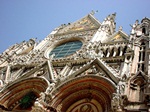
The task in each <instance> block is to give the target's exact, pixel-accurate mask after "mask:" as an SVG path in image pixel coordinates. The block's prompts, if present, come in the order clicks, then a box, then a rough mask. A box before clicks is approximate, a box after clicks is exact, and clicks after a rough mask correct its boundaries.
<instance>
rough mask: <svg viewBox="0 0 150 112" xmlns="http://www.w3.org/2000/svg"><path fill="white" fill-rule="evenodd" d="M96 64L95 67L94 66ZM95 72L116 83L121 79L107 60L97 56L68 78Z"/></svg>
mask: <svg viewBox="0 0 150 112" xmlns="http://www.w3.org/2000/svg"><path fill="white" fill-rule="evenodd" d="M94 66H95V69H93V67H94ZM93 72H94V74H95V75H98V76H102V77H106V78H108V79H110V80H111V81H113V82H114V83H115V84H117V83H118V81H119V77H118V76H119V74H118V73H117V72H116V71H115V70H114V69H113V68H111V67H110V66H108V65H107V64H106V63H105V62H103V61H102V60H101V59H99V58H97V59H95V60H94V61H92V62H91V63H87V64H86V65H84V66H83V67H81V68H80V69H78V70H77V71H75V72H74V73H73V74H71V75H70V76H68V77H67V78H68V79H70V78H72V77H78V76H83V75H92V74H93Z"/></svg>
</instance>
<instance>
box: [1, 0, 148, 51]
mask: <svg viewBox="0 0 150 112" xmlns="http://www.w3.org/2000/svg"><path fill="white" fill-rule="evenodd" d="M149 6H150V0H0V53H2V52H3V51H4V50H6V49H7V48H8V47H9V46H11V45H13V44H15V43H20V42H22V41H24V40H26V41H27V40H29V39H30V38H37V39H38V40H42V39H44V38H45V37H46V36H47V35H48V34H49V33H50V32H51V31H52V30H53V29H54V28H56V27H58V26H60V25H61V24H65V23H69V22H74V21H76V20H79V19H80V18H82V17H84V16H85V15H87V14H88V13H90V12H91V10H95V11H96V10H98V13H96V14H95V17H96V18H97V19H98V20H99V21H101V22H102V21H103V19H104V18H105V17H106V16H107V15H109V14H112V13H114V12H116V13H117V16H116V23H117V25H116V28H117V29H118V27H119V26H122V27H123V30H124V31H125V32H126V33H127V34H129V33H130V31H131V27H130V24H133V23H134V22H135V20H137V19H138V20H140V21H141V19H142V18H144V17H148V18H150V7H149Z"/></svg>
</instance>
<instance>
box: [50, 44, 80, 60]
mask: <svg viewBox="0 0 150 112" xmlns="http://www.w3.org/2000/svg"><path fill="white" fill-rule="evenodd" d="M81 47H82V42H81V41H72V42H67V43H64V44H61V45H59V46H57V47H56V48H54V49H53V50H52V51H51V52H50V54H49V55H52V54H55V56H54V57H55V58H61V57H65V56H68V55H71V54H73V53H74V52H76V51H77V50H79V49H80V48H81Z"/></svg>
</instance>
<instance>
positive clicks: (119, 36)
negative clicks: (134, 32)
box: [109, 31, 129, 42]
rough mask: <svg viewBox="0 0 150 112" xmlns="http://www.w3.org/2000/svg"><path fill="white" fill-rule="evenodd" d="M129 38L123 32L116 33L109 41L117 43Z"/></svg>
mask: <svg viewBox="0 0 150 112" xmlns="http://www.w3.org/2000/svg"><path fill="white" fill-rule="evenodd" d="M128 39H129V37H128V35H127V34H125V33H124V32H123V31H118V32H116V33H115V34H113V35H112V36H111V37H110V39H109V41H111V42H119V41H125V42H126V41H128Z"/></svg>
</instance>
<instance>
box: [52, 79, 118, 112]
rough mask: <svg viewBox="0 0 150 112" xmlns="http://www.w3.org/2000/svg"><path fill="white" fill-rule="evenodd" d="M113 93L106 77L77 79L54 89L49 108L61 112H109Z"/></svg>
mask: <svg viewBox="0 0 150 112" xmlns="http://www.w3.org/2000/svg"><path fill="white" fill-rule="evenodd" d="M114 92H115V84H114V83H113V82H112V81H110V80H109V79H108V78H106V77H100V76H82V77H77V78H75V79H71V80H69V81H67V82H66V83H64V84H62V85H61V86H59V87H58V88H56V90H55V91H54V92H53V95H54V98H53V100H52V102H51V106H53V107H54V108H56V109H57V110H59V111H61V112H109V111H110V109H111V98H112V94H113V93H114Z"/></svg>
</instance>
